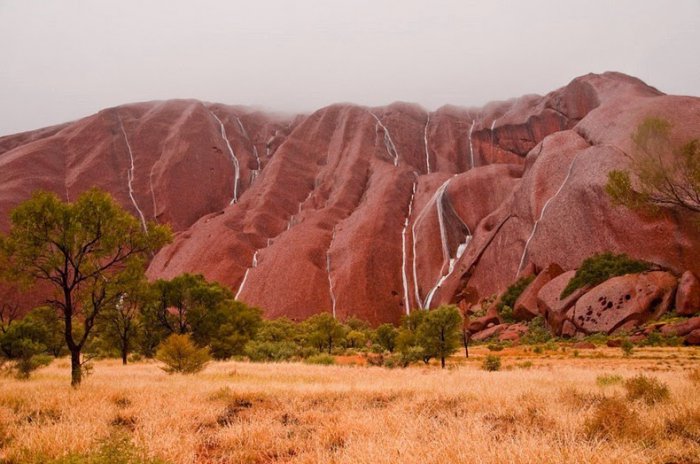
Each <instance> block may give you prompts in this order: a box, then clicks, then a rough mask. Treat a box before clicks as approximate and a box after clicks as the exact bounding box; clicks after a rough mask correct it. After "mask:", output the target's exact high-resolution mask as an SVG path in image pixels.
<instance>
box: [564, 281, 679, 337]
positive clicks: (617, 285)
mask: <svg viewBox="0 0 700 464" xmlns="http://www.w3.org/2000/svg"><path fill="white" fill-rule="evenodd" d="M677 285H678V280H677V279H676V277H674V276H673V275H672V274H669V273H668V272H663V271H652V272H644V273H641V274H628V275H624V276H619V277H613V278H612V279H608V280H607V281H605V282H603V283H602V284H600V285H598V286H596V287H594V288H593V289H591V290H590V291H588V292H587V293H586V294H585V295H583V296H582V297H581V298H579V300H578V301H577V302H576V305H575V306H574V307H573V308H572V309H571V310H569V313H567V319H568V320H569V321H571V323H572V324H573V325H574V326H575V327H576V331H577V332H581V333H584V334H591V333H605V334H611V333H614V332H615V331H617V330H622V329H631V328H633V327H637V326H639V325H641V324H642V323H643V322H646V321H648V320H654V319H657V318H658V317H659V316H661V315H662V314H664V313H665V312H666V311H667V310H668V309H669V308H670V307H671V304H672V302H673V297H674V296H675V291H676V286H677Z"/></svg>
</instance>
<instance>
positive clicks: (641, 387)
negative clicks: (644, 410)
mask: <svg viewBox="0 0 700 464" xmlns="http://www.w3.org/2000/svg"><path fill="white" fill-rule="evenodd" d="M624 387H625V390H627V399H628V400H630V401H635V400H641V401H643V402H644V403H646V404H647V405H649V406H651V405H654V404H656V403H660V402H662V401H666V400H668V399H669V397H670V393H669V390H668V386H667V385H666V384H665V383H663V382H661V381H660V380H658V379H656V378H654V377H647V376H646V375H644V374H639V375H637V376H635V377H632V378H631V379H627V380H626V381H625V383H624Z"/></svg>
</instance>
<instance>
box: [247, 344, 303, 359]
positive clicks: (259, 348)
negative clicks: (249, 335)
mask: <svg viewBox="0 0 700 464" xmlns="http://www.w3.org/2000/svg"><path fill="white" fill-rule="evenodd" d="M296 353H297V345H295V344H294V343H292V342H287V341H282V342H259V341H251V342H248V343H247V344H246V346H245V354H246V356H248V359H250V360H251V361H256V362H265V361H267V362H280V361H286V360H288V359H291V358H292V357H294V356H295V355H296Z"/></svg>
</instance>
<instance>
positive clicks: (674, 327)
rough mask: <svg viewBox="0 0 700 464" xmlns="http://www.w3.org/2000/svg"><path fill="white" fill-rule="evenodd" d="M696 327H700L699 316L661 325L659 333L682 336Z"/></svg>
mask: <svg viewBox="0 0 700 464" xmlns="http://www.w3.org/2000/svg"><path fill="white" fill-rule="evenodd" d="M698 329H700V317H691V318H690V319H688V320H687V321H683V322H680V323H678V324H667V325H665V326H663V327H661V333H662V334H663V335H667V336H668V335H671V336H676V337H683V336H686V335H688V334H689V333H690V332H692V331H694V330H698Z"/></svg>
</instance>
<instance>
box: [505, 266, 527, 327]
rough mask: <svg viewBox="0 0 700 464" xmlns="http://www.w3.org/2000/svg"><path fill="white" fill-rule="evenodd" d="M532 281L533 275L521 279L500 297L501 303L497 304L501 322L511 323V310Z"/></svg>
mask: <svg viewBox="0 0 700 464" xmlns="http://www.w3.org/2000/svg"><path fill="white" fill-rule="evenodd" d="M534 279H535V276H534V275H530V276H526V277H521V278H519V279H518V280H516V281H515V282H514V283H513V284H512V285H511V286H509V287H508V288H507V289H506V291H505V292H504V293H503V295H501V301H500V302H499V303H498V312H499V314H500V315H501V317H502V318H503V320H505V321H506V322H513V308H514V307H515V302H516V301H517V300H518V297H519V296H520V295H521V294H522V293H523V292H524V291H525V289H526V288H527V286H528V285H530V283H532V281H533V280H534ZM506 308H508V309H506Z"/></svg>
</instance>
